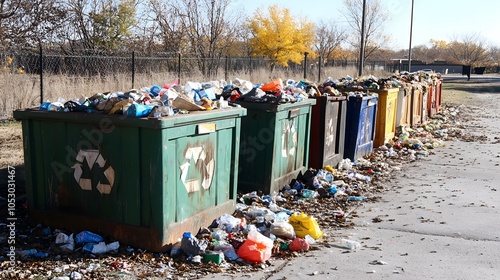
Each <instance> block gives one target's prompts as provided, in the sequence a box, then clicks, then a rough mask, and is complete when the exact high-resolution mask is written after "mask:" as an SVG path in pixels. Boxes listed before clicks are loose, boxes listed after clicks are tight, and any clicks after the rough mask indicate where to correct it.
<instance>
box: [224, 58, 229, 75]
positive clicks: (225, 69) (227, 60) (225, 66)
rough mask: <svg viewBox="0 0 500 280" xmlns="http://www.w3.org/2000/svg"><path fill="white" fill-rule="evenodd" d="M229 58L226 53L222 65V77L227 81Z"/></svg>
mask: <svg viewBox="0 0 500 280" xmlns="http://www.w3.org/2000/svg"><path fill="white" fill-rule="evenodd" d="M228 71H229V58H228V56H227V55H226V63H225V65H224V79H225V80H226V81H227V80H228V76H229V73H228Z"/></svg>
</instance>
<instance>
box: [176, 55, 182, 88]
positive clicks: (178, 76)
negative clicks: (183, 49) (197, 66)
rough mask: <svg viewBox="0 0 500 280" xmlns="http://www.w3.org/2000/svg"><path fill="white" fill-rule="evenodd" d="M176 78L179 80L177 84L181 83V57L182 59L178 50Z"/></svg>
mask: <svg viewBox="0 0 500 280" xmlns="http://www.w3.org/2000/svg"><path fill="white" fill-rule="evenodd" d="M177 59H178V61H177V80H178V81H179V85H180V84H181V59H182V55H181V53H180V52H179V53H178V56H177Z"/></svg>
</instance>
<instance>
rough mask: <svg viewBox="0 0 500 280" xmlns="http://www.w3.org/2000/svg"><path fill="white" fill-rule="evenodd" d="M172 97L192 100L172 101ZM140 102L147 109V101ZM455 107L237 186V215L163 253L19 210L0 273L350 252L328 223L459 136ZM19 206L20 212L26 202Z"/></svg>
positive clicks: (120, 96) (230, 98)
mask: <svg viewBox="0 0 500 280" xmlns="http://www.w3.org/2000/svg"><path fill="white" fill-rule="evenodd" d="M402 77H403V76H402ZM402 77H400V78H395V77H391V78H387V79H377V78H375V77H371V76H370V77H368V78H365V79H357V80H354V79H349V77H347V78H346V79H341V80H333V79H331V78H328V79H327V80H326V81H325V82H324V83H323V84H321V85H319V86H316V85H315V84H314V83H311V82H308V81H299V82H295V81H292V80H288V81H286V82H284V83H283V82H282V81H281V80H279V79H276V80H273V81H272V82H270V83H268V84H265V85H257V86H255V85H253V84H251V83H250V82H248V81H243V80H239V79H235V80H234V81H233V82H232V83H231V84H227V83H224V82H211V83H210V85H208V83H203V84H201V83H200V84H197V83H191V82H188V83H187V84H186V85H185V86H184V87H181V86H179V85H178V84H177V83H176V82H174V83H172V84H170V85H165V86H163V87H162V88H160V87H158V86H153V87H151V88H147V89H146V88H143V89H141V90H138V91H129V92H125V93H106V94H96V95H94V96H92V97H91V98H87V99H81V100H78V101H67V102H64V103H63V102H62V101H60V102H53V103H44V104H42V106H41V107H40V109H41V110H55V111H81V112H87V113H94V112H95V113H97V112H101V113H107V114H114V113H122V114H125V115H130V116H135V117H143V116H149V115H151V114H152V113H153V117H159V116H171V115H173V114H177V113H183V112H184V113H185V111H190V109H193V110H211V109H215V108H219V109H223V108H224V106H227V105H228V104H229V103H230V102H231V103H232V102H238V101H242V102H271V103H280V102H298V101H300V100H302V99H305V98H307V96H318V95H325V94H327V95H340V94H342V93H340V91H338V90H337V89H339V88H341V86H340V85H341V84H342V85H343V86H346V85H347V84H349V85H354V84H356V86H354V87H355V88H360V87H363V88H365V87H369V88H376V87H378V88H380V87H389V86H401V85H402V83H405V82H406V83H412V82H413V81H415V82H416V81H417V79H420V78H419V77H420V76H418V75H413V76H411V75H410V76H408V78H407V80H406V81H405V79H406V78H402ZM183 95H184V96H183ZM181 96H183V97H181ZM186 96H189V97H190V98H192V99H188V98H186ZM178 98H182V100H184V101H188V102H189V104H188V103H185V104H182V105H179V101H177V102H176V100H178ZM207 100H210V101H212V100H219V101H218V102H213V103H210V102H208V101H207ZM184 101H181V102H184ZM215 103H217V104H216V105H214V104H215ZM146 107H147V108H148V109H144V108H146ZM131 108H133V109H131ZM149 108H150V109H151V110H150V111H148V110H149ZM154 108H156V111H154ZM194 108H196V109H194ZM460 110H461V108H460V107H448V106H443V107H442V109H441V111H440V112H439V113H438V114H437V115H436V116H434V117H433V118H431V119H429V120H428V121H427V122H426V123H423V124H421V125H418V126H416V127H412V128H409V127H400V128H398V131H397V133H396V137H395V138H394V139H392V140H391V141H390V142H389V143H387V144H386V145H384V146H381V147H378V148H376V149H375V150H374V152H373V153H372V154H371V155H369V156H366V157H365V158H360V159H358V160H356V161H355V162H352V161H350V160H349V159H344V160H342V161H341V162H340V163H339V164H338V166H325V167H323V168H322V169H319V170H315V169H309V170H307V171H305V172H304V173H300V174H299V175H298V176H297V178H295V179H294V180H292V181H290V182H289V183H288V184H287V185H286V186H284V188H283V189H282V190H281V191H280V192H279V193H272V194H262V193H257V192H251V193H246V194H240V195H239V197H238V199H237V205H236V211H235V212H234V213H227V214H224V215H222V216H220V217H218V218H217V219H215V220H214V221H212V223H211V224H207V226H206V227H204V228H201V229H200V230H199V231H198V232H185V233H184V234H183V235H182V236H179V241H178V242H177V243H175V244H172V246H171V247H170V248H168V250H167V251H166V252H163V253H151V252H146V251H143V250H141V249H140V248H132V247H129V246H127V245H126V244H120V243H119V242H118V241H115V240H109V239H106V238H103V237H101V236H99V235H98V234H96V233H93V232H89V231H82V232H78V233H77V232H65V231H62V230H59V229H52V228H49V227H43V225H38V226H36V227H30V226H29V225H28V223H27V220H26V218H25V217H24V219H21V221H20V222H19V226H20V227H19V228H20V229H19V232H18V236H17V238H18V239H19V244H20V246H19V247H18V248H19V251H18V256H19V258H18V260H16V264H15V266H14V267H13V269H8V268H9V267H11V268H12V266H11V264H10V263H9V261H8V260H7V259H3V260H2V265H1V266H2V272H1V273H0V275H1V276H2V278H5V277H11V276H16V277H20V278H30V277H35V276H43V277H48V278H50V279H83V278H103V277H109V276H111V275H114V276H116V275H119V276H126V275H134V276H137V277H153V276H155V277H165V276H172V275H174V276H178V277H184V278H196V277H199V276H200V275H205V274H208V273H219V272H231V271H233V272H236V271H252V270H258V269H262V268H265V267H267V266H269V265H270V264H271V263H272V261H273V259H278V258H279V259H286V258H293V257H297V256H300V255H301V254H303V253H304V252H307V251H309V250H320V249H321V247H323V246H326V245H327V244H330V243H331V242H334V243H335V244H338V245H339V250H350V251H354V250H356V249H358V248H359V246H360V244H359V243H358V242H356V241H355V240H347V239H340V238H339V239H338V240H337V239H336V238H335V237H334V235H335V230H338V229H342V228H345V227H351V226H354V225H355V224H354V222H353V220H352V219H351V218H352V217H353V215H354V214H355V212H356V210H357V208H358V207H359V206H360V205H362V204H363V203H364V202H366V201H377V200H378V199H379V195H380V193H381V192H383V191H384V190H385V187H384V181H385V180H386V179H388V178H391V177H392V176H395V174H397V173H398V171H401V170H403V169H404V165H405V164H406V163H409V162H413V161H416V160H419V159H420V158H422V157H426V156H428V155H429V153H433V149H435V148H437V147H440V146H443V145H444V141H446V140H450V139H453V138H454V137H463V136H464V135H465V134H464V133H463V127H461V123H460V118H459V114H460V112H461V111H460ZM20 211H21V212H23V213H26V207H25V206H24V207H21V209H20ZM2 236H3V235H2ZM2 238H3V237H2ZM21 244H22V245H21ZM3 255H4V256H5V254H3ZM40 261H43V265H42V264H41V263H40Z"/></svg>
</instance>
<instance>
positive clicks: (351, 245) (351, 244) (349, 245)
mask: <svg viewBox="0 0 500 280" xmlns="http://www.w3.org/2000/svg"><path fill="white" fill-rule="evenodd" d="M340 246H342V248H345V249H349V250H351V251H355V250H357V249H359V248H361V244H360V243H359V242H357V241H354V240H349V239H344V238H342V239H340Z"/></svg>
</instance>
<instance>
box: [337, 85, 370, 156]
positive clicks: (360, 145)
mask: <svg viewBox="0 0 500 280" xmlns="http://www.w3.org/2000/svg"><path fill="white" fill-rule="evenodd" d="M377 105H378V97H376V96H360V95H356V96H349V98H348V99H347V117H346V128H345V140H344V141H345V145H344V158H349V159H350V160H352V161H355V160H357V159H358V158H360V157H363V156H366V155H369V154H371V153H372V152H373V139H374V137H375V125H376V123H375V122H376V116H377V107H378V106H377Z"/></svg>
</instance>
